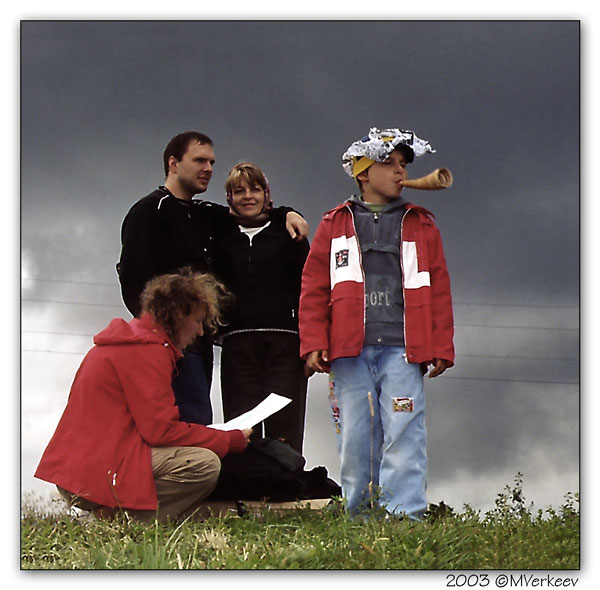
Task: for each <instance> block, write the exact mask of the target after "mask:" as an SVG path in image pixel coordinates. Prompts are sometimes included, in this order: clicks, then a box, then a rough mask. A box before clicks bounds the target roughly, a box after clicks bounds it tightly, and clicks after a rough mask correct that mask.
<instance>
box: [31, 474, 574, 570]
mask: <svg viewBox="0 0 600 590" xmlns="http://www.w3.org/2000/svg"><path fill="white" fill-rule="evenodd" d="M432 508H433V510H432V511H431V513H430V515H429V516H428V517H427V518H426V519H425V520H423V521H421V522H411V521H408V520H398V519H394V520H387V519H385V518H383V517H382V514H379V513H377V512H376V511H375V512H373V513H371V514H370V515H369V518H366V519H360V520H352V519H350V518H348V516H347V515H346V513H345V512H344V511H343V509H342V507H341V504H340V503H334V504H333V505H331V506H329V507H327V509H325V510H323V511H311V510H309V509H299V510H294V511H290V513H289V514H284V515H277V514H275V513H270V512H266V513H264V514H262V515H258V516H257V515H254V516H244V517H237V516H227V517H220V518H219V517H212V518H210V519H207V520H206V521H204V522H193V521H190V520H188V521H184V522H182V523H178V524H176V523H171V524H159V523H158V522H154V523H152V524H142V523H139V522H136V521H133V520H131V519H129V518H128V517H127V515H120V516H119V517H117V518H116V519H114V520H112V521H103V520H95V519H89V518H82V517H74V516H72V515H70V514H68V513H62V514H60V513H58V514H56V513H55V514H49V513H40V511H39V510H37V509H36V508H34V507H31V506H28V507H25V508H24V509H23V511H22V512H23V513H22V518H21V535H22V537H21V567H22V569H211V570H212V569H226V570H234V569H319V570H324V569H369V570H378V569H402V570H429V569H434V570H452V569H458V570H473V569H521V570H528V569H542V570H553V569H561V570H570V569H579V503H578V496H577V495H576V494H570V493H569V494H567V495H566V496H565V502H564V504H563V506H561V507H560V508H559V509H558V510H555V509H553V508H548V509H546V510H545V511H541V510H540V511H538V512H537V513H536V514H533V513H532V512H531V510H530V509H528V508H527V506H526V505H525V501H524V499H523V496H522V489H521V479H520V474H519V475H518V476H517V478H516V483H515V486H514V487H513V488H510V487H508V486H507V487H506V489H505V491H504V492H502V493H500V494H498V497H497V499H496V502H495V507H494V509H492V510H490V511H489V512H487V513H485V514H483V515H482V514H480V513H479V512H475V511H474V510H472V509H471V508H469V507H468V506H465V508H464V510H463V512H461V513H455V512H454V511H453V510H452V509H451V508H448V507H447V506H444V505H443V503H442V504H441V505H437V506H433V507H432Z"/></svg>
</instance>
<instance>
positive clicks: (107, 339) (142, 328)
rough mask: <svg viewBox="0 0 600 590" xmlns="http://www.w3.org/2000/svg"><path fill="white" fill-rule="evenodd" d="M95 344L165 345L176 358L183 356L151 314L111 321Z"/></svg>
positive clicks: (96, 337) (99, 333) (96, 338)
mask: <svg viewBox="0 0 600 590" xmlns="http://www.w3.org/2000/svg"><path fill="white" fill-rule="evenodd" d="M94 344H95V345H96V346H106V345H109V344H111V345H115V344H117V345H127V344H163V345H165V346H169V347H170V348H171V349H172V350H173V352H174V353H175V356H176V358H179V357H180V356H181V352H180V351H179V350H177V349H176V348H175V346H174V344H173V343H172V342H171V340H170V339H169V337H168V336H167V334H166V332H165V330H164V328H163V327H162V326H161V325H160V324H158V323H157V322H155V321H154V320H153V319H152V317H151V316H150V315H149V314H144V315H143V316H142V317H141V318H133V319H132V320H130V321H126V320H124V319H122V318H115V319H113V320H111V322H110V323H109V324H108V326H106V328H104V330H101V331H100V332H98V334H96V335H95V336H94Z"/></svg>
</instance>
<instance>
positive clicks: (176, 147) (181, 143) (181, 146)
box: [163, 131, 213, 178]
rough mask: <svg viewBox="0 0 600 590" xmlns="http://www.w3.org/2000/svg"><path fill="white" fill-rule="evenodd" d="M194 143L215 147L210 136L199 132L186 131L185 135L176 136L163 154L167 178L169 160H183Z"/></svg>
mask: <svg viewBox="0 0 600 590" xmlns="http://www.w3.org/2000/svg"><path fill="white" fill-rule="evenodd" d="M192 141H197V142H198V143H202V144H208V145H213V141H212V139H211V138H210V137H208V135H204V133H200V132H198V131H184V132H183V133H179V134H178V135H176V136H175V137H174V138H173V139H171V141H169V143H168V144H167V147H166V148H165V151H164V152H163V166H164V169H165V178H166V177H167V176H168V175H169V158H170V157H171V156H173V157H175V158H176V159H177V160H181V158H183V155H184V154H185V152H186V151H187V149H188V147H189V145H190V143H191V142H192Z"/></svg>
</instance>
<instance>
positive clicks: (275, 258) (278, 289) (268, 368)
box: [213, 162, 309, 453]
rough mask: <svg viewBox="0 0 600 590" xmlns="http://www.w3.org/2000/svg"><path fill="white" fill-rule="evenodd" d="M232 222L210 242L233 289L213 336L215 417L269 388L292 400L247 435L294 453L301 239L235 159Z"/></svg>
mask: <svg viewBox="0 0 600 590" xmlns="http://www.w3.org/2000/svg"><path fill="white" fill-rule="evenodd" d="M225 189H226V193H227V202H228V204H229V210H230V215H231V216H232V217H233V218H234V219H235V221H236V222H237V223H235V224H232V226H231V229H230V230H229V231H227V232H224V233H223V234H221V235H220V236H219V237H218V238H217V240H216V243H215V244H214V258H213V263H214V271H215V274H216V275H217V276H218V277H219V278H220V279H221V280H222V281H223V282H224V283H225V284H226V286H227V287H228V289H229V290H230V291H231V292H232V293H233V294H234V296H235V298H234V301H233V303H232V304H231V305H230V306H229V307H228V308H226V309H225V322H226V325H225V326H224V328H223V329H222V331H221V334H220V343H221V346H222V351H221V391H222V400H223V415H224V416H223V417H224V419H225V420H230V419H232V418H235V417H236V416H239V415H240V414H242V413H244V412H246V411H248V410H250V409H252V408H253V407H254V406H255V405H256V404H258V403H260V402H261V401H262V400H263V399H265V398H266V397H267V396H268V395H269V394H270V393H277V394H279V395H282V396H285V397H288V398H290V399H291V400H292V403H290V404H288V405H287V406H286V407H285V408H283V409H282V410H280V411H279V412H277V413H276V414H274V415H273V416H271V417H269V418H268V419H267V420H265V422H264V433H263V432H261V430H262V429H261V427H260V425H259V426H257V427H256V428H255V429H254V433H255V434H254V436H255V437H260V436H262V435H264V436H268V437H272V438H284V439H286V440H288V441H289V442H290V443H291V444H292V446H293V447H294V448H295V449H296V450H298V451H299V452H300V453H302V440H303V435H304V415H305V407H306V386H307V378H306V376H305V374H304V362H303V361H302V360H301V359H300V353H299V337H298V304H299V298H300V285H301V279H302V269H303V267H304V262H305V260H306V257H307V255H308V250H309V244H308V241H307V240H300V241H296V240H293V239H292V238H291V237H290V235H289V233H288V232H287V230H286V228H285V224H284V223H283V222H282V220H281V219H280V218H276V217H274V216H272V215H271V211H272V207H273V204H272V201H271V195H270V189H269V183H268V180H267V178H266V176H265V175H264V173H263V172H262V170H261V169H260V168H259V167H258V166H255V165H254V164H250V163H246V162H245V163H240V164H237V165H236V166H235V167H234V168H233V169H232V170H231V171H230V173H229V175H228V177H227V181H226V183H225Z"/></svg>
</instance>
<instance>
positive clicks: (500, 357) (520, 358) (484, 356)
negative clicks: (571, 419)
mask: <svg viewBox="0 0 600 590" xmlns="http://www.w3.org/2000/svg"><path fill="white" fill-rule="evenodd" d="M21 333H22V334H40V335H46V336H78V337H82V338H93V337H94V336H95V334H81V333H76V332H47V331H43V330H22V331H21ZM47 352H58V351H52V350H49V351H47ZM73 354H77V353H73ZM456 358H457V359H461V358H481V359H498V360H515V361H548V362H555V361H567V362H579V360H580V359H579V358H560V357H541V356H510V355H509V356H506V355H497V354H458V355H457V356H456Z"/></svg>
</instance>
